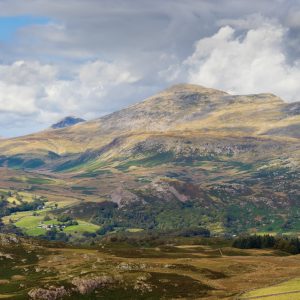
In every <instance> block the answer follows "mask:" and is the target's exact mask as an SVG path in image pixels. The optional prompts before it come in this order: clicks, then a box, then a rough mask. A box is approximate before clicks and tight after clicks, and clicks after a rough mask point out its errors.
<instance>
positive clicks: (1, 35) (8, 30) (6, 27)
mask: <svg viewBox="0 0 300 300" xmlns="http://www.w3.org/2000/svg"><path fill="white" fill-rule="evenodd" d="M48 21H49V19H48V18H43V17H34V16H14V17H0V41H2V42H9V41H11V40H12V39H13V38H14V36H15V33H16V32H17V31H18V29H20V28H22V27H25V26H29V25H34V24H46V23H48Z"/></svg>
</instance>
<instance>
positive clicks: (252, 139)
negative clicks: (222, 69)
mask: <svg viewBox="0 0 300 300" xmlns="http://www.w3.org/2000/svg"><path fill="white" fill-rule="evenodd" d="M299 128H300V103H299V102H296V103H292V104H288V103H285V102H284V101H283V100H282V99H280V98H279V97H277V96H275V95H273V94H253V95H230V94H228V93H226V92H223V91H219V90H215V89H209V88H205V87H202V86H197V85H189V84H179V85H175V86H172V87H170V88H169V89H166V90H164V91H162V92H160V93H158V94H156V95H154V96H152V97H150V98H148V99H146V100H144V101H142V102H139V103H136V104H134V105H132V106H130V107H128V108H125V109H122V110H120V111H117V112H114V113H112V114H109V115H107V116H104V117H101V118H99V119H96V120H92V121H87V122H84V123H81V124H78V125H76V126H71V127H67V128H61V129H56V130H46V131H43V132H40V133H36V134H32V135H28V136H25V137H20V138H14V139H8V140H1V141H0V152H1V154H2V156H1V158H0V163H1V165H2V166H3V167H5V170H7V168H9V169H10V173H9V172H7V171H6V173H3V176H2V179H1V180H2V186H7V185H11V186H13V187H14V188H17V189H18V188H21V189H25V190H26V189H32V188H33V189H34V191H36V193H39V194H41V195H47V197H50V198H51V199H57V198H60V197H61V198H65V197H66V196H68V197H70V199H73V200H70V201H73V202H74V205H71V207H69V208H67V209H66V212H67V213H68V214H71V215H72V216H73V217H74V218H78V217H79V218H84V219H85V220H88V221H92V222H94V223H96V224H112V223H113V224H115V225H116V227H118V228H122V227H125V228H130V227H134V228H143V229H146V228H161V229H162V228H164V229H170V228H182V227H191V226H196V227H197V226H204V227H206V228H209V229H210V230H212V231H213V232H231V233H233V232H243V231H248V230H257V231H259V230H260V231H276V232H282V231H293V232H295V231H297V230H300V221H299V218H298V216H300V209H298V207H299V201H300V194H299V191H300V189H299V187H300V183H299V181H300V179H299V174H300V173H299V166H300V141H299ZM8 174H10V175H8ZM32 178H35V179H32ZM37 182H43V184H37ZM0 185H1V181H0ZM54 195H55V196H54ZM55 197H56V198H55ZM79 200H80V201H81V202H80V203H79V202H78V201H79ZM103 203H105V204H103ZM106 205H107V206H106ZM103 206H105V209H104V208H103ZM104 212H105V213H104Z"/></svg>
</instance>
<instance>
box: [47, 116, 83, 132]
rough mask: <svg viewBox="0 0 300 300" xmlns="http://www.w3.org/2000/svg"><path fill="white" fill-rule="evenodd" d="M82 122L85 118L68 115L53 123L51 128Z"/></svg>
mask: <svg viewBox="0 0 300 300" xmlns="http://www.w3.org/2000/svg"><path fill="white" fill-rule="evenodd" d="M82 122H85V120H84V119H81V118H77V117H74V116H67V117H65V118H63V119H62V120H60V121H59V122H57V123H55V124H53V125H52V126H51V128H52V129H59V128H65V127H69V126H73V125H75V124H78V123H82Z"/></svg>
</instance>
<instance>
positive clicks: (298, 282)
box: [242, 278, 300, 300]
mask: <svg viewBox="0 0 300 300" xmlns="http://www.w3.org/2000/svg"><path fill="white" fill-rule="evenodd" d="M293 291H300V278H295V279H292V280H288V281H285V282H282V283H280V284H277V285H273V286H269V287H266V288H262V289H258V290H254V291H251V292H248V293H246V294H244V295H243V297H242V299H247V298H251V297H261V296H266V295H271V294H280V293H289V292H293ZM275 297H276V300H285V299H299V298H300V293H299V294H295V297H296V298H293V294H287V295H278V296H270V297H266V298H265V297H264V299H275Z"/></svg>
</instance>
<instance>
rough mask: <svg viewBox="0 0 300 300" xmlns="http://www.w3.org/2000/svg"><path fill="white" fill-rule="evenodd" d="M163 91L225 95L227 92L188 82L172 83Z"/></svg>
mask: <svg viewBox="0 0 300 300" xmlns="http://www.w3.org/2000/svg"><path fill="white" fill-rule="evenodd" d="M164 92H171V93H200V94H223V95H226V94H227V93H226V92H224V91H221V90H217V89H213V88H208V87H205V86H201V85H197V84H189V83H178V84H175V85H172V86H171V87H169V88H167V89H166V90H165V91H163V93H164Z"/></svg>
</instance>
